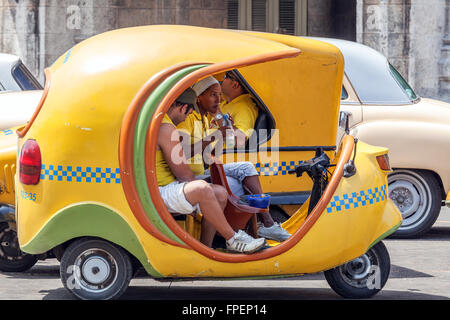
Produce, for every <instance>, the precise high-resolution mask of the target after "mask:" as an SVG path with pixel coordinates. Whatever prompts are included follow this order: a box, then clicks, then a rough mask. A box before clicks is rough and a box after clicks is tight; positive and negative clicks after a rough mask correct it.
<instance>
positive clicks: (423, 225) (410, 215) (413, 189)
mask: <svg viewBox="0 0 450 320" xmlns="http://www.w3.org/2000/svg"><path fill="white" fill-rule="evenodd" d="M388 185H389V187H388V190H389V198H391V200H392V201H393V202H394V203H395V205H396V206H397V208H398V209H399V210H400V212H401V213H402V218H403V222H402V225H401V226H400V228H399V229H398V230H397V231H396V232H395V233H394V234H393V235H392V237H396V238H413V237H419V236H421V235H423V234H424V233H426V232H427V231H428V230H430V229H431V227H432V226H433V224H434V223H435V222H436V219H437V218H438V216H439V213H440V210H441V202H442V198H441V188H440V185H439V182H438V181H437V180H436V178H435V177H434V175H433V174H432V173H431V172H428V171H424V170H404V169H399V170H395V171H394V172H393V173H392V174H390V175H389V177H388Z"/></svg>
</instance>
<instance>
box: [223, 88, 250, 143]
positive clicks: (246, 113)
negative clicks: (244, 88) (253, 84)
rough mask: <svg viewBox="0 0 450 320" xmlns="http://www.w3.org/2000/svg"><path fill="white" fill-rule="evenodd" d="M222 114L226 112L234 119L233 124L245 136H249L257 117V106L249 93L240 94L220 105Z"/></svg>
mask: <svg viewBox="0 0 450 320" xmlns="http://www.w3.org/2000/svg"><path fill="white" fill-rule="evenodd" d="M220 110H221V111H222V113H223V114H225V113H228V114H229V115H230V116H231V117H232V118H233V121H234V126H235V127H236V128H238V129H239V130H241V131H242V132H243V133H244V134H245V135H246V137H247V139H248V138H249V137H250V136H251V134H252V132H253V129H254V127H255V122H256V118H257V117H258V107H256V105H255V103H254V102H253V100H252V99H251V97H250V94H242V95H240V96H239V97H236V98H234V99H233V100H232V101H230V102H228V103H226V101H223V102H222V103H221V105H220Z"/></svg>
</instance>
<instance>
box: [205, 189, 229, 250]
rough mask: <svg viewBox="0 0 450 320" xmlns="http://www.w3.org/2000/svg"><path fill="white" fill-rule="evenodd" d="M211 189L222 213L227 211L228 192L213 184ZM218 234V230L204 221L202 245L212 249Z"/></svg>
mask: <svg viewBox="0 0 450 320" xmlns="http://www.w3.org/2000/svg"><path fill="white" fill-rule="evenodd" d="M211 187H212V188H213V191H214V195H215V196H216V199H217V201H218V202H219V205H220V207H221V209H222V211H223V210H225V207H226V205H227V192H226V190H225V189H224V188H222V187H221V186H218V185H215V184H211ZM216 232H217V230H216V228H214V226H213V225H212V224H211V223H210V222H209V221H208V220H207V219H202V234H201V237H200V242H201V243H203V244H205V245H207V246H208V247H211V246H212V243H213V240H214V236H215V235H216Z"/></svg>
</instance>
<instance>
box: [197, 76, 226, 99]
mask: <svg viewBox="0 0 450 320" xmlns="http://www.w3.org/2000/svg"><path fill="white" fill-rule="evenodd" d="M214 84H220V83H219V81H217V79H216V78H214V77H213V76H208V77H206V78H204V79H202V80H200V81H199V82H197V83H196V84H194V85H193V86H192V89H193V90H194V91H195V94H196V95H197V97H198V96H199V95H201V94H202V93H203V92H205V91H206V90H207V89H208V88H209V87H211V86H212V85H214Z"/></svg>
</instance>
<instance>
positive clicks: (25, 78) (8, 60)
mask: <svg viewBox="0 0 450 320" xmlns="http://www.w3.org/2000/svg"><path fill="white" fill-rule="evenodd" d="M37 89H42V86H41V84H40V83H39V81H37V80H36V78H35V77H34V76H33V74H32V73H31V72H30V70H28V68H27V67H26V66H25V65H24V64H23V63H22V61H21V60H20V58H19V57H18V56H15V55H12V54H7V53H0V91H21V90H37Z"/></svg>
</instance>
